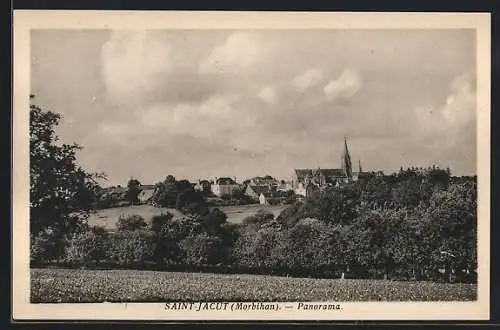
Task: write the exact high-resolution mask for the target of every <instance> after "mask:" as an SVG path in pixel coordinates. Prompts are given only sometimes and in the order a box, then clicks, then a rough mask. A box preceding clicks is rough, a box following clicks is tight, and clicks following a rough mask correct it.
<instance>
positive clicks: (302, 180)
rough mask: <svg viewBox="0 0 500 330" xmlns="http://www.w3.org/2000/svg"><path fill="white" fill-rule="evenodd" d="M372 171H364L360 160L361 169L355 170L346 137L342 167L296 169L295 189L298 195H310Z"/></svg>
mask: <svg viewBox="0 0 500 330" xmlns="http://www.w3.org/2000/svg"><path fill="white" fill-rule="evenodd" d="M369 176H371V173H367V172H363V171H362V169H361V163H360V162H359V171H358V172H353V168H352V162H351V155H350V154H349V149H348V147H347V140H346V139H344V150H343V151H342V157H341V167H340V168H326V169H322V168H320V167H319V166H318V168H316V169H311V168H306V169H296V170H295V179H296V180H295V183H294V185H293V188H294V191H295V193H296V194H297V195H301V196H310V195H311V194H316V193H318V192H319V191H321V190H322V189H324V188H326V187H332V186H333V187H335V186H340V185H342V184H345V183H348V182H352V181H357V180H359V179H365V178H367V177H369Z"/></svg>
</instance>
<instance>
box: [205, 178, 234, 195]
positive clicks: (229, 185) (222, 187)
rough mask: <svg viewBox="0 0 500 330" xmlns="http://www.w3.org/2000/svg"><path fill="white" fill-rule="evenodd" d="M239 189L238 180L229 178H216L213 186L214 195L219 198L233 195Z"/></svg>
mask: <svg viewBox="0 0 500 330" xmlns="http://www.w3.org/2000/svg"><path fill="white" fill-rule="evenodd" d="M239 187H240V185H239V184H238V183H236V178H234V179H232V178H228V177H222V178H215V181H214V184H212V185H211V189H212V193H213V194H214V195H215V196H218V197H221V196H227V195H232V194H233V192H234V191H235V190H237V189H238V188H239Z"/></svg>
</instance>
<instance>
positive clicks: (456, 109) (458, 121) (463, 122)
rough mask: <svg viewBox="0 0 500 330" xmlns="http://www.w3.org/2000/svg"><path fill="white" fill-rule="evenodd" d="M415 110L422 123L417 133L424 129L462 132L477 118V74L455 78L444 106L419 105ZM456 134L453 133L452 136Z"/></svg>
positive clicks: (425, 130)
mask: <svg viewBox="0 0 500 330" xmlns="http://www.w3.org/2000/svg"><path fill="white" fill-rule="evenodd" d="M414 112H415V115H416V118H417V121H418V123H419V124H420V125H419V128H420V130H419V131H418V132H417V133H419V132H421V131H424V132H440V133H447V132H448V133H450V132H454V133H456V134H460V131H461V129H462V128H463V127H465V126H467V125H468V124H470V123H471V122H473V121H474V120H475V116H476V77H475V75H472V74H466V75H462V76H460V77H458V78H456V79H454V80H453V81H452V82H451V85H450V94H449V95H448V97H447V98H446V102H445V103H444V105H443V106H441V107H435V106H431V105H427V106H417V107H415V110H414ZM454 136H455V135H454V134H452V137H454Z"/></svg>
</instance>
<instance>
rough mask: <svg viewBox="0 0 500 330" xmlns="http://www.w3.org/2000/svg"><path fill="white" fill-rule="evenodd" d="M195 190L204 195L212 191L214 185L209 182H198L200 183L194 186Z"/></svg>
mask: <svg viewBox="0 0 500 330" xmlns="http://www.w3.org/2000/svg"><path fill="white" fill-rule="evenodd" d="M194 189H195V190H197V191H201V192H204V193H208V192H211V191H212V183H211V182H210V181H208V180H198V183H196V185H195V186H194Z"/></svg>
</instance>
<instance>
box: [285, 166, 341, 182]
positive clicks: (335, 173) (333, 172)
mask: <svg viewBox="0 0 500 330" xmlns="http://www.w3.org/2000/svg"><path fill="white" fill-rule="evenodd" d="M316 172H319V173H322V174H323V175H324V176H325V178H326V179H327V180H328V179H334V178H345V172H344V170H342V169H341V168H320V169H311V168H305V169H296V170H295V175H296V176H297V179H298V180H299V181H302V180H304V178H305V177H306V176H307V175H308V174H309V175H310V176H313V175H314V174H315V173H316Z"/></svg>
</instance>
